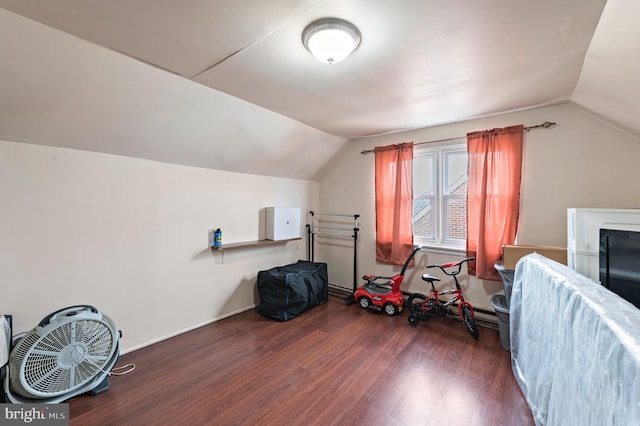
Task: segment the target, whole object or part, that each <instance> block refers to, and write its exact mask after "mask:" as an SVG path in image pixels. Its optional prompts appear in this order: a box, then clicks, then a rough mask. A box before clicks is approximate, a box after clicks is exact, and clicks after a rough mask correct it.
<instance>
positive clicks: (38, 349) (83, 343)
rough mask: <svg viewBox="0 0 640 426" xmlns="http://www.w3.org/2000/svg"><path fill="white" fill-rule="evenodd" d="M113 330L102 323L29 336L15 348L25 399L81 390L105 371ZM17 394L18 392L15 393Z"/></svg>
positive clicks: (85, 323) (84, 323)
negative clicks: (79, 388) (26, 397)
mask: <svg viewBox="0 0 640 426" xmlns="http://www.w3.org/2000/svg"><path fill="white" fill-rule="evenodd" d="M114 332H115V330H114V329H112V328H111V327H109V326H108V325H107V324H105V323H104V322H101V321H95V320H79V321H72V322H69V323H65V324H62V325H61V326H59V327H57V328H55V329H53V330H52V331H50V332H49V333H47V334H44V335H43V336H42V337H40V336H39V334H38V333H34V332H32V333H30V334H28V335H27V336H26V337H25V338H24V339H23V340H22V341H21V342H20V344H19V346H20V347H19V348H16V353H15V355H16V359H15V361H16V363H17V364H18V365H21V366H22V368H20V383H21V386H20V387H21V388H23V389H22V390H23V391H24V392H19V393H23V394H25V395H24V396H28V397H34V396H37V397H50V396H55V395H61V394H63V393H66V392H68V391H70V390H73V389H76V388H78V387H80V386H83V385H84V384H86V383H87V382H89V381H90V380H92V379H93V378H94V377H95V376H96V374H99V373H100V371H101V370H104V368H106V364H107V363H108V362H109V360H110V359H111V357H112V355H113V351H114V347H113V345H114V342H115V341H116V339H117V338H116V337H115V336H114V334H113V333H114ZM16 390H19V389H16Z"/></svg>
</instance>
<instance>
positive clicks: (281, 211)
mask: <svg viewBox="0 0 640 426" xmlns="http://www.w3.org/2000/svg"><path fill="white" fill-rule="evenodd" d="M265 218H266V226H265V238H266V239H267V240H273V241H277V240H289V239H291V238H300V207H267V208H266V209H265Z"/></svg>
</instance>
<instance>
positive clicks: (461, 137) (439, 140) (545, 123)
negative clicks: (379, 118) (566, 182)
mask: <svg viewBox="0 0 640 426" xmlns="http://www.w3.org/2000/svg"><path fill="white" fill-rule="evenodd" d="M555 125H556V123H555V122H553V123H552V122H550V121H545V122H544V123H542V124H536V125H535V126H527V127H525V128H524V130H525V131H526V132H528V131H529V130H531V129H539V128H544V129H548V128H549V127H553V126H555ZM466 138H467V137H466V136H458V137H457V138H448V139H437V140H433V141H425V142H417V143H414V144H413V145H414V146H415V145H424V144H427V143H436V142H449V141H455V140H458V139H466ZM374 151H375V149H365V150H363V151H361V152H360V154H368V153H370V152H374Z"/></svg>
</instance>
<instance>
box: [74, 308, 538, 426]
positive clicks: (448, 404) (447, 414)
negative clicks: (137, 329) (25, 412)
mask: <svg viewBox="0 0 640 426" xmlns="http://www.w3.org/2000/svg"><path fill="white" fill-rule="evenodd" d="M126 332H127V331H126V330H123V333H125V334H126ZM130 362H132V363H135V364H136V369H135V370H134V371H133V372H131V373H130V374H128V375H125V376H112V377H111V379H110V382H111V389H109V390H108V391H107V392H104V393H102V394H100V395H96V396H88V395H84V396H80V397H76V398H75V399H73V400H71V401H70V417H71V422H70V423H71V425H284V424H287V425H385V426H388V425H438V426H442V425H464V426H469V425H509V426H519V425H523V426H524V425H533V424H534V422H533V419H532V417H531V413H530V411H529V408H528V407H527V404H526V402H525V400H524V398H523V396H522V394H521V392H520V389H519V388H518V385H517V383H516V381H515V378H514V377H513V374H512V372H511V365H510V358H509V353H508V352H506V351H504V350H503V349H502V347H501V346H500V341H499V336H498V331H497V330H493V329H489V328H482V327H481V328H480V339H479V340H478V341H475V340H474V339H473V338H472V337H471V336H470V335H469V334H468V333H467V331H466V329H465V328H464V326H463V324H462V323H461V322H459V321H458V320H456V319H454V318H433V319H431V320H429V321H427V322H420V323H419V324H418V326H417V327H412V326H410V325H409V324H408V322H407V314H406V312H403V313H402V314H400V315H398V316H394V317H389V316H387V315H383V314H376V313H373V312H369V311H365V310H363V309H361V308H360V307H359V306H357V305H351V306H347V305H346V304H345V303H344V302H343V301H341V300H339V299H333V298H330V299H329V301H328V302H327V303H325V304H324V305H320V306H317V307H315V308H313V309H311V310H309V311H307V312H305V313H304V314H302V315H301V316H299V317H298V318H295V319H293V320H291V321H288V322H284V323H283V322H276V321H272V320H269V319H266V318H264V317H262V316H260V315H258V314H257V313H256V312H255V310H250V311H247V312H244V313H241V314H238V315H235V316H233V317H230V318H227V319H224V320H221V321H218V322H216V323H213V324H210V325H208V326H205V327H202V328H199V329H197V330H194V331H191V332H189V333H185V334H182V335H180V336H177V337H174V338H172V339H168V340H165V341H163V342H160V343H157V344H155V345H152V346H149V347H146V348H143V349H140V350H137V351H135V352H131V353H129V354H126V355H123V356H122V357H120V360H119V361H118V365H119V366H120V365H124V364H126V363H130Z"/></svg>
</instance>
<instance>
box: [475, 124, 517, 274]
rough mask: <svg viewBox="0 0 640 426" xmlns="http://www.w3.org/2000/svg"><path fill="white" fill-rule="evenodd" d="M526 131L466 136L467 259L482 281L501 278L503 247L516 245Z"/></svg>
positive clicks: (494, 132)
mask: <svg viewBox="0 0 640 426" xmlns="http://www.w3.org/2000/svg"><path fill="white" fill-rule="evenodd" d="M523 131H524V127H523V126H522V125H518V126H511V127H506V128H504V129H493V130H486V131H481V132H473V133H468V134H467V150H468V154H469V186H468V189H467V256H475V258H476V261H475V262H471V263H470V264H469V273H470V274H475V275H476V276H477V277H478V278H480V279H485V280H498V281H499V280H500V275H499V274H498V272H497V271H496V270H495V268H494V267H493V265H494V263H495V262H496V261H498V260H499V259H500V258H501V257H502V246H503V245H504V244H513V243H514V241H515V237H516V232H517V229H518V215H519V213H520V182H521V171H522V150H523V139H524V137H523ZM474 263H475V265H474Z"/></svg>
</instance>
